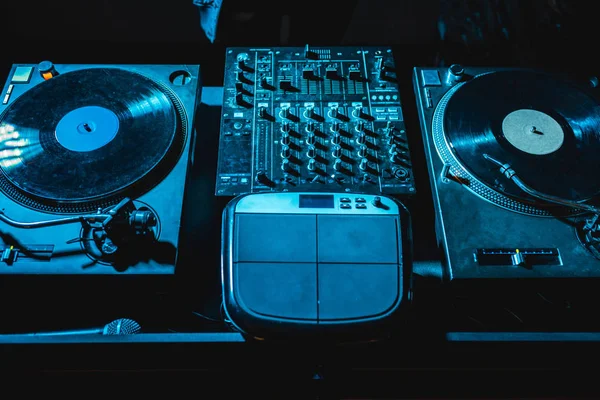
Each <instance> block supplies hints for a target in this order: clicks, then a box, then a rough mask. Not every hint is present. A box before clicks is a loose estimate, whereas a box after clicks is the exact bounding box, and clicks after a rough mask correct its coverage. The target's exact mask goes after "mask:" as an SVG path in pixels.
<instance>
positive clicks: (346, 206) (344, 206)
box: [340, 203, 352, 208]
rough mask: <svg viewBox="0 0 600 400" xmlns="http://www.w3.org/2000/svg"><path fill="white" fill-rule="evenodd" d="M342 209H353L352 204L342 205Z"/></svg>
mask: <svg viewBox="0 0 600 400" xmlns="http://www.w3.org/2000/svg"><path fill="white" fill-rule="evenodd" d="M340 208H352V206H351V205H350V204H343V203H342V204H340Z"/></svg>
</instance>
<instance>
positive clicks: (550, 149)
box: [443, 71, 600, 201]
mask: <svg viewBox="0 0 600 400" xmlns="http://www.w3.org/2000/svg"><path fill="white" fill-rule="evenodd" d="M593 90H597V89H593ZM443 124H444V133H445V135H446V140H447V143H448V144H449V147H450V150H451V151H452V152H453V154H454V156H455V157H456V158H457V160H458V161H459V163H460V164H461V165H462V166H463V167H464V168H465V169H466V170H467V171H469V172H470V173H471V174H472V175H474V176H475V177H476V178H477V179H479V180H480V181H481V182H483V183H484V184H486V185H487V186H489V187H491V188H494V189H496V190H498V191H500V192H503V193H504V194H506V195H509V196H512V197H516V198H518V199H523V200H528V201H531V200H535V199H532V198H531V197H530V196H529V195H526V194H525V193H524V192H523V191H522V190H521V189H519V188H518V187H517V186H516V185H515V184H514V183H512V182H511V181H510V180H509V179H507V178H506V177H504V176H503V175H502V174H501V173H500V171H499V168H498V166H497V165H495V164H493V163H491V162H490V161H489V160H487V159H485V158H484V156H483V155H484V154H488V155H489V156H491V157H493V158H494V159H496V160H498V161H501V162H502V163H508V164H510V166H511V167H512V169H514V171H515V172H516V174H517V175H518V176H519V177H520V178H521V179H522V180H523V181H524V182H525V183H526V184H527V185H529V186H531V187H532V188H534V189H535V190H537V191H539V192H542V193H545V194H548V195H553V196H558V197H561V198H564V199H568V200H572V201H586V200H589V199H591V198H594V197H596V196H597V195H598V194H599V193H600V180H599V179H598V178H597V172H598V171H600V157H599V156H598V154H600V105H599V102H598V100H597V99H596V98H595V97H594V96H593V94H592V93H591V92H589V93H588V92H587V91H583V90H582V89H579V88H578V87H576V86H574V85H573V84H571V83H570V82H568V81H566V80H564V81H563V80H558V79H557V78H555V77H553V76H550V75H546V74H542V73H537V72H532V71H501V72H494V73H491V74H485V75H481V76H478V77H475V78H474V79H472V80H471V81H468V82H466V83H465V84H463V85H462V86H461V87H460V88H459V89H458V90H457V91H456V92H455V93H454V94H453V95H452V96H451V97H450V99H449V101H448V104H447V106H446V108H445V111H444V119H443Z"/></svg>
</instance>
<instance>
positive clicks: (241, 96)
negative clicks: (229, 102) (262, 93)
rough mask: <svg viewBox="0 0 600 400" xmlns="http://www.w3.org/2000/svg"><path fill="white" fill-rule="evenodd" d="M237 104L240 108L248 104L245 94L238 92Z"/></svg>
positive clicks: (236, 96) (236, 95)
mask: <svg viewBox="0 0 600 400" xmlns="http://www.w3.org/2000/svg"><path fill="white" fill-rule="evenodd" d="M235 104H237V105H238V106H241V105H243V104H246V101H245V100H244V94H243V93H242V92H237V93H236V94H235Z"/></svg>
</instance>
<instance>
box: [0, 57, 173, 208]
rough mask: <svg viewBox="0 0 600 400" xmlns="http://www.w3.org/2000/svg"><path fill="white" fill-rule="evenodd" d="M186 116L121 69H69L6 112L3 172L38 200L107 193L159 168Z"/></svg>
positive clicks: (0, 144) (1, 132) (1, 136)
mask: <svg viewBox="0 0 600 400" xmlns="http://www.w3.org/2000/svg"><path fill="white" fill-rule="evenodd" d="M180 118H181V116H180V115H179V114H178V110H177V107H176V106H175V105H174V103H173V100H172V98H171V97H170V96H169V94H168V92H167V90H166V89H165V88H164V87H162V86H160V85H159V84H157V83H156V82H154V81H153V80H152V79H149V78H146V77H144V76H142V75H139V74H136V73H133V72H129V71H126V70H123V69H118V68H90V69H83V70H78V71H73V72H67V73H64V74H61V75H58V76H57V77H55V78H52V79H50V80H49V81H47V82H44V83H42V84H40V85H37V86H35V87H33V88H32V89H30V90H28V91H27V92H25V93H24V94H23V95H21V96H20V97H18V98H17V99H16V100H15V101H14V102H13V103H12V104H11V105H10V106H9V107H8V108H7V109H6V111H5V112H4V113H3V115H1V116H0V170H1V172H2V174H3V175H4V177H5V178H6V179H7V180H8V181H9V182H10V184H12V185H14V186H15V187H16V188H17V189H18V190H20V191H22V192H24V193H26V194H27V195H31V196H33V197H35V198H41V199H47V200H51V201H55V202H67V203H68V202H82V201H91V200H94V199H100V198H106V197H107V196H111V195H114V194H116V193H120V192H122V191H123V190H124V189H126V188H127V187H129V186H131V185H133V184H135V183H137V182H139V181H140V180H142V178H144V177H146V176H147V175H148V174H149V173H150V172H151V171H154V170H156V169H157V168H159V165H161V162H162V161H163V160H164V159H165V156H166V155H167V153H168V152H170V151H171V150H172V148H173V147H174V146H173V145H174V143H176V141H177V135H180V134H181V133H180V132H179V131H180V128H181V126H180V124H181V123H180ZM179 150H180V149H179Z"/></svg>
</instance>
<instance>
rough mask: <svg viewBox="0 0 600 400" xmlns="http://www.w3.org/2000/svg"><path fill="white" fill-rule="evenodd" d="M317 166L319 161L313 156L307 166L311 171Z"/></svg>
mask: <svg viewBox="0 0 600 400" xmlns="http://www.w3.org/2000/svg"><path fill="white" fill-rule="evenodd" d="M316 167H317V162H316V161H315V159H314V158H311V159H310V160H308V167H307V168H308V170H309V171H314V170H315V168H316Z"/></svg>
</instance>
